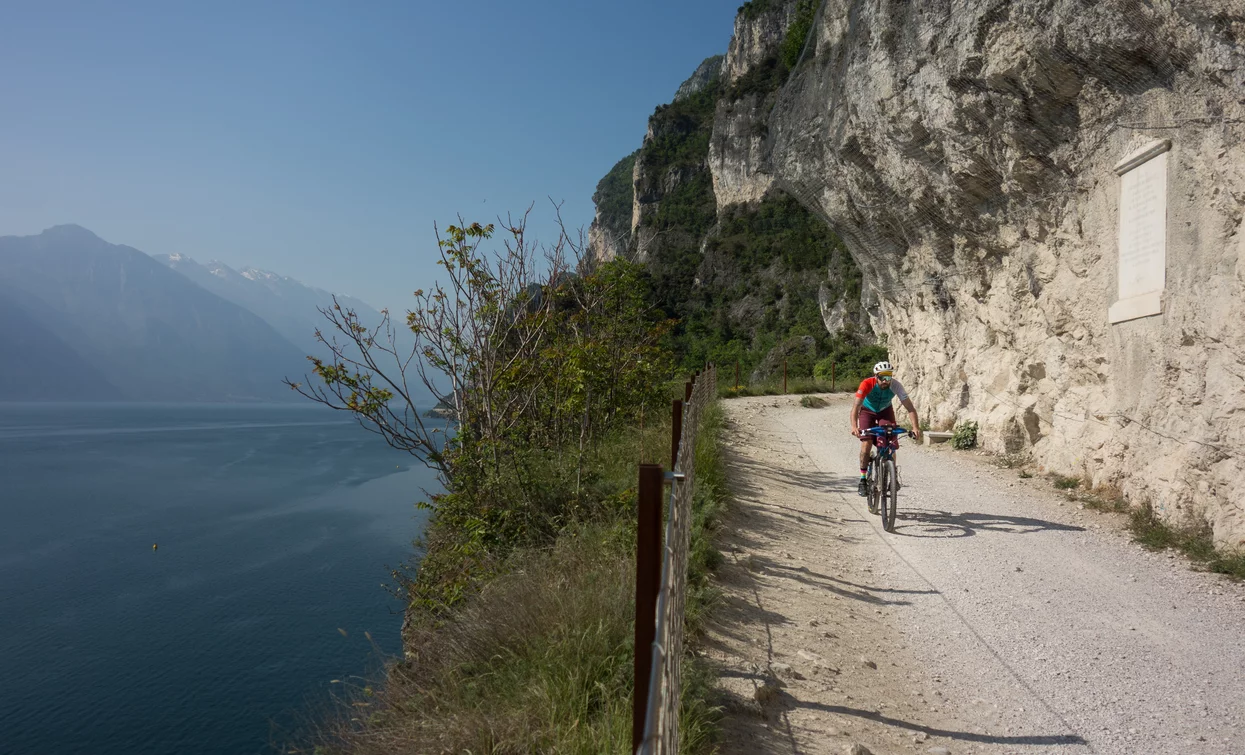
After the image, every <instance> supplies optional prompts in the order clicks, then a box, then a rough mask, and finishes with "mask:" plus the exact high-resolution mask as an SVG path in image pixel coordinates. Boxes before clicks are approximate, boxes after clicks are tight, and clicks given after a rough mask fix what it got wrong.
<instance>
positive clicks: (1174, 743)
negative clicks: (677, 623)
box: [704, 396, 1245, 755]
mask: <svg viewBox="0 0 1245 755" xmlns="http://www.w3.org/2000/svg"><path fill="white" fill-rule="evenodd" d="M827 398H830V400H831V402H832V403H831V406H830V407H829V408H826V409H805V408H803V407H801V406H799V404H798V403H797V401H796V400H795V399H793V398H792V397H778V398H775V397H764V398H749V399H736V400H732V401H727V402H725V405H726V408H727V416H728V419H729V429H728V436H729V437H730V438H731V442H730V447H729V448H728V463H729V464H730V470H731V484H732V487H733V489H734V492H735V497H736V500H737V502H738V504H739V505H738V506H737V507H736V511H735V512H734V514H733V515H732V517H731V519H730V520H729V521H728V526H727V527H726V528H725V530H726V533H727V534H726V535H725V538H724V544H723V545H724V551H725V552H726V554H727V563H726V565H725V566H724V568H723V570H722V574H721V587H722V590H723V602H722V606H721V609H720V610H719V611H718V613H717V617H718V618H717V620H716V622H715V625H714V627H713V628H712V629H711V631H710V632H709V636H708V637H707V638H706V642H705V644H704V647H705V653H706V655H707V656H708V658H709V659H710V660H711V661H712V662H714V663H715V664H717V665H718V666H719V667H720V671H721V674H720V681H719V685H720V687H721V688H722V690H723V692H724V693H725V695H726V697H727V699H728V705H727V710H728V716H727V720H726V722H725V726H726V734H727V736H726V738H725V741H724V744H723V750H724V752H727V753H733V752H738V753H758V752H774V753H779V752H782V753H786V752H792V753H797V752H798V753H844V752H848V751H849V748H850V747H851V746H853V745H857V744H861V745H864V746H867V747H868V748H869V749H870V750H871V751H872V752H874V753H875V754H876V755H883V754H884V753H891V752H920V753H943V752H950V753H1050V754H1051V755H1056V754H1059V753H1102V754H1103V755H1107V754H1109V753H1119V754H1120V755H1132V754H1134V753H1208V754H1209V753H1215V754H1219V753H1224V754H1227V753H1231V754H1233V755H1241V754H1242V753H1245V631H1243V630H1245V586H1243V585H1240V584H1237V583H1233V582H1230V581H1227V580H1225V579H1223V578H1220V577H1217V576H1214V575H1209V574H1202V573H1197V572H1193V571H1191V570H1190V569H1189V568H1188V566H1187V564H1185V562H1183V561H1182V560H1180V559H1176V558H1174V557H1172V556H1169V555H1167V554H1155V553H1149V552H1147V551H1145V550H1144V549H1142V548H1140V547H1139V546H1137V545H1135V544H1134V543H1132V542H1131V541H1130V539H1129V538H1128V536H1127V534H1126V533H1124V532H1122V523H1121V521H1120V519H1121V517H1119V516H1118V515H1106V514H1099V513H1096V512H1093V511H1084V510H1082V509H1081V508H1080V507H1079V505H1078V504H1076V503H1074V502H1071V501H1068V500H1067V499H1066V497H1065V496H1062V495H1060V494H1059V493H1057V492H1056V491H1054V490H1053V489H1052V487H1051V486H1050V483H1049V482H1047V481H1045V480H1043V479H1041V478H1037V477H1035V478H1032V479H1027V480H1023V479H1020V478H1019V476H1018V474H1017V472H1016V471H1015V470H1007V469H1000V468H996V467H995V466H993V465H991V464H990V463H989V460H988V459H987V458H984V457H982V456H978V455H976V454H972V453H965V452H956V451H952V450H951V449H949V448H948V447H945V446H935V447H915V446H913V445H912V444H908V445H906V446H905V447H904V449H903V450H902V451H901V452H900V460H901V470H902V479H903V482H904V489H903V491H902V492H901V493H900V519H899V523H898V527H897V530H896V532H895V533H893V534H892V533H886V532H884V531H883V530H882V526H881V520H880V519H879V518H878V517H876V516H871V515H869V514H868V513H867V511H866V509H865V503H864V499H863V498H860V497H858V496H857V495H856V492H855V478H856V475H857V471H856V469H855V466H856V464H855V455H856V450H857V449H858V448H859V446H858V443H857V441H856V440H855V439H854V438H852V437H851V436H850V435H848V434H847V432H846V430H845V427H846V425H847V419H846V417H847V412H848V409H849V407H850V403H849V401H850V399H849V398H846V397H843V396H837V397H827ZM940 748H941V749H940Z"/></svg>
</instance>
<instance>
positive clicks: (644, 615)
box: [631, 464, 665, 752]
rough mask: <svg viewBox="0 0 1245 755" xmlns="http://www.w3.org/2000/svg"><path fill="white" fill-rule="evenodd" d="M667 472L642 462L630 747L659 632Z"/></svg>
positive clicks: (640, 726)
mask: <svg viewBox="0 0 1245 755" xmlns="http://www.w3.org/2000/svg"><path fill="white" fill-rule="evenodd" d="M664 477H665V475H664V474H663V473H662V468H661V465H660V464H641V465H640V488H639V493H640V495H639V507H638V519H637V522H636V525H637V526H636V557H635V690H634V692H633V694H632V697H631V751H632V752H635V750H636V748H638V747H639V746H640V740H641V739H643V738H644V715H645V712H646V711H647V710H648V687H649V681H650V680H651V678H652V671H653V640H654V638H655V635H656V633H657V593H658V591H660V589H661V491H662V482H663V478H664Z"/></svg>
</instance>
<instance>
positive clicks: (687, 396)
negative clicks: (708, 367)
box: [683, 380, 692, 401]
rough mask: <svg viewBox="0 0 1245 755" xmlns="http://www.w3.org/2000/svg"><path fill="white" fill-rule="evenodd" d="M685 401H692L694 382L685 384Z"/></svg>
mask: <svg viewBox="0 0 1245 755" xmlns="http://www.w3.org/2000/svg"><path fill="white" fill-rule="evenodd" d="M683 400H684V401H691V400H692V381H690V380H689V381H687V382H686V383H684V384H683Z"/></svg>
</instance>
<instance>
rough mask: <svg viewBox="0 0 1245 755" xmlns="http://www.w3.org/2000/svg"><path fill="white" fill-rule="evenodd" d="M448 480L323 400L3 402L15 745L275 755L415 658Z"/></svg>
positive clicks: (8, 738)
mask: <svg viewBox="0 0 1245 755" xmlns="http://www.w3.org/2000/svg"><path fill="white" fill-rule="evenodd" d="M436 485H437V483H436V479H435V477H434V476H433V475H432V473H431V472H429V471H428V470H427V469H426V468H425V467H423V465H421V464H419V463H418V462H416V461H415V460H414V459H412V458H411V457H410V456H407V455H405V454H402V453H399V452H397V451H393V450H392V449H390V448H389V447H388V446H386V445H385V443H384V441H383V440H381V439H380V438H379V437H377V436H375V435H372V434H370V433H368V432H366V431H365V430H363V429H362V428H360V427H358V426H357V425H356V424H354V423H353V422H352V421H351V420H350V419H349V418H348V417H346V416H344V415H341V414H337V413H333V412H331V411H329V410H325V409H323V408H320V407H314V406H153V405H104V404H97V405H69V404H59V405H56V404H43V405H37V404H0V753H4V754H5V755H9V754H10V753H16V754H21V755H25V753H47V754H49V755H51V754H57V755H59V754H60V753H92V755H112V754H114V753H116V754H118V755H120V754H121V753H125V754H126V755H138V754H139V753H161V754H164V753H179V754H180V755H191V754H193V753H260V752H270V751H271V750H269V745H270V743H272V742H279V741H282V740H283V739H284V738H285V737H286V735H287V733H288V732H289V731H291V730H292V729H294V728H296V727H297V726H298V725H299V724H300V721H305V720H306V718H307V717H308V715H311V716H313V717H314V715H315V714H316V713H317V712H323V710H324V709H325V707H326V706H327V704H328V700H329V696H330V693H331V691H332V690H334V689H339V688H338V687H335V686H334V685H333V684H332V680H334V679H339V680H347V681H349V678H350V677H351V676H356V677H357V675H361V674H366V673H368V672H369V671H372V672H374V671H375V670H376V668H377V667H378V666H379V663H380V661H381V658H382V657H383V656H384V655H389V656H393V655H396V654H397V653H398V652H399V650H400V642H399V631H400V627H401V621H402V615H401V611H402V604H401V602H400V601H398V600H397V599H395V598H393V597H392V596H391V595H390V594H389V593H388V592H387V591H386V590H385V589H383V587H382V584H384V583H387V582H388V581H390V576H389V569H388V568H387V567H393V566H397V565H399V564H400V563H401V562H402V561H404V560H406V559H408V558H409V557H410V555H411V554H412V546H411V541H412V539H414V538H415V537H416V536H418V535H419V534H420V531H421V526H422V522H423V516H424V515H423V513H422V512H420V511H418V510H416V509H415V507H414V504H415V502H416V501H418V500H420V499H422V498H423V493H422V492H421V491H422V490H423V489H427V490H433V489H435V487H436ZM153 543H154V544H158V545H159V548H158V549H157V550H154V551H153V549H152V544H153ZM339 630H342V631H339ZM343 631H344V632H345V636H343V634H342V632H343ZM365 632H368V633H370V634H371V637H372V641H369V640H368V639H367V637H366V636H365V634H364V633H365ZM373 643H374V644H373Z"/></svg>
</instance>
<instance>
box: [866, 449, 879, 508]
mask: <svg viewBox="0 0 1245 755" xmlns="http://www.w3.org/2000/svg"><path fill="white" fill-rule="evenodd" d="M880 467H881V465H880V464H878V460H877V459H876V458H874V459H870V460H869V467H868V469H869V473H868V475H869V476H868V480H867V481H866V483H865V500H866V501H867V502H868V504H869V513H870V514H876V513H878V501H879V500H881V498H882V493H881V491H882V485H881V480H879V479H878V478H879V477H880V476H881V473H882V470H881V468H880Z"/></svg>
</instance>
